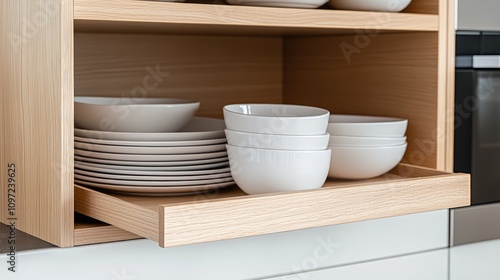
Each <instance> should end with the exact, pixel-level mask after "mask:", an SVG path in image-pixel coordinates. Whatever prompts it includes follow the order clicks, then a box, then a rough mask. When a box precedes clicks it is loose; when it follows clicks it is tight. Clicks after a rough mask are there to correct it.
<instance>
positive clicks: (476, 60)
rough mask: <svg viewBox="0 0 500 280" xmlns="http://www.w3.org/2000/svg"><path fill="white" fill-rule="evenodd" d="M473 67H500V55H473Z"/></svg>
mask: <svg viewBox="0 0 500 280" xmlns="http://www.w3.org/2000/svg"><path fill="white" fill-rule="evenodd" d="M472 68H475V69H476V68H481V69H485V68H486V69H500V55H473V56H472Z"/></svg>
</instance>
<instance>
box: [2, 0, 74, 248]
mask: <svg viewBox="0 0 500 280" xmlns="http://www.w3.org/2000/svg"><path fill="white" fill-rule="evenodd" d="M3 2H4V3H5V2H6V3H7V4H6V5H12V3H14V2H15V3H16V4H15V5H16V6H17V5H18V6H19V7H18V12H17V13H15V12H12V13H10V11H9V9H7V10H6V9H2V11H3V13H4V14H3V17H2V18H3V21H8V20H9V18H10V19H11V20H13V21H17V24H18V27H17V28H12V29H11V28H10V27H8V28H9V30H7V31H8V32H7V33H8V34H10V35H9V36H11V38H10V39H9V38H7V40H6V39H5V38H3V39H2V40H1V41H2V56H4V57H5V58H7V59H9V60H10V64H9V65H10V68H9V69H8V71H9V72H10V74H9V76H10V77H9V78H10V79H12V81H11V82H9V83H11V84H12V87H9V88H7V89H6V90H4V91H3V98H4V102H3V106H4V123H5V124H4V127H3V134H4V136H3V137H4V141H5V142H4V150H5V153H4V154H3V158H2V165H4V164H6V163H8V162H13V163H15V165H16V213H15V214H16V217H17V229H19V230H22V231H24V232H26V233H28V234H31V235H34V236H36V237H38V238H40V239H43V240H45V241H48V242H50V243H53V244H55V245H58V246H72V245H73V231H74V230H73V227H74V225H73V211H74V210H73V174H72V173H73V169H72V163H71V158H72V157H73V137H72V134H73V128H72V127H73V78H72V77H73V56H72V47H73V1H72V0H64V1H61V0H23V1H16V0H12V1H3ZM10 10H12V11H15V9H14V7H12V8H10ZM12 38H15V39H12ZM13 40H14V41H13ZM5 184H6V182H5V181H4V180H2V197H4V196H5V195H6V189H5V188H6V186H5ZM7 218H8V217H7V213H4V214H3V215H2V217H1V219H2V222H7Z"/></svg>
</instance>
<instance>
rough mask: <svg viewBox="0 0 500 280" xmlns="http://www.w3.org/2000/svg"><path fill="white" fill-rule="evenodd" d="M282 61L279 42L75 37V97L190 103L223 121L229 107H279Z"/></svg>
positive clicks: (272, 39) (269, 39)
mask: <svg viewBox="0 0 500 280" xmlns="http://www.w3.org/2000/svg"><path fill="white" fill-rule="evenodd" d="M282 57H283V54H282V39H281V37H226V36H168V35H136V34H90V33H76V34H75V81H76V82H75V94H76V95H77V96H78V95H87V96H117V97H122V98H130V99H132V100H133V99H134V98H142V97H146V96H147V97H158V96H162V97H177V98H188V99H194V100H198V101H201V107H200V110H199V112H198V114H199V115H202V116H209V117H219V118H221V117H222V108H223V107H224V105H227V104H234V103H255V102H258V103H282V102H283V99H282V96H283V92H282V84H283V78H282V76H283V71H282V68H283V64H282V59H283V58H282ZM155 73H156V74H155ZM157 77H158V78H159V79H158V80H156V78H157ZM145 79H148V80H147V83H148V85H144V80H145ZM149 84H150V85H149Z"/></svg>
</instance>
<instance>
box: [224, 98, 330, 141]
mask: <svg viewBox="0 0 500 280" xmlns="http://www.w3.org/2000/svg"><path fill="white" fill-rule="evenodd" d="M329 115H330V112H328V111H327V110H325V109H321V108H316V107H309V106H299V105H283V104H234V105H227V106H225V107H224V121H225V122H226V127H227V129H230V130H236V131H243V132H255V133H264V134H280V135H322V134H325V132H326V127H327V125H328V117H329Z"/></svg>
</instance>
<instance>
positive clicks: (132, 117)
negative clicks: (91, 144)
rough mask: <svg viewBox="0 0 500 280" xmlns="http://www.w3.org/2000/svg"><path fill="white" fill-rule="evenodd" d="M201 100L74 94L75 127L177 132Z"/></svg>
mask: <svg viewBox="0 0 500 280" xmlns="http://www.w3.org/2000/svg"><path fill="white" fill-rule="evenodd" d="M199 107H200V102H197V101H192V100H188V99H180V98H141V99H134V98H120V97H84V96H78V97H75V127H76V128H82V129H90V130H97V131H117V132H175V131H178V130H180V129H181V128H182V127H183V126H185V125H186V124H187V123H188V122H189V121H190V120H191V119H192V118H193V116H194V114H195V113H196V111H197V110H198V108H199Z"/></svg>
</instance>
